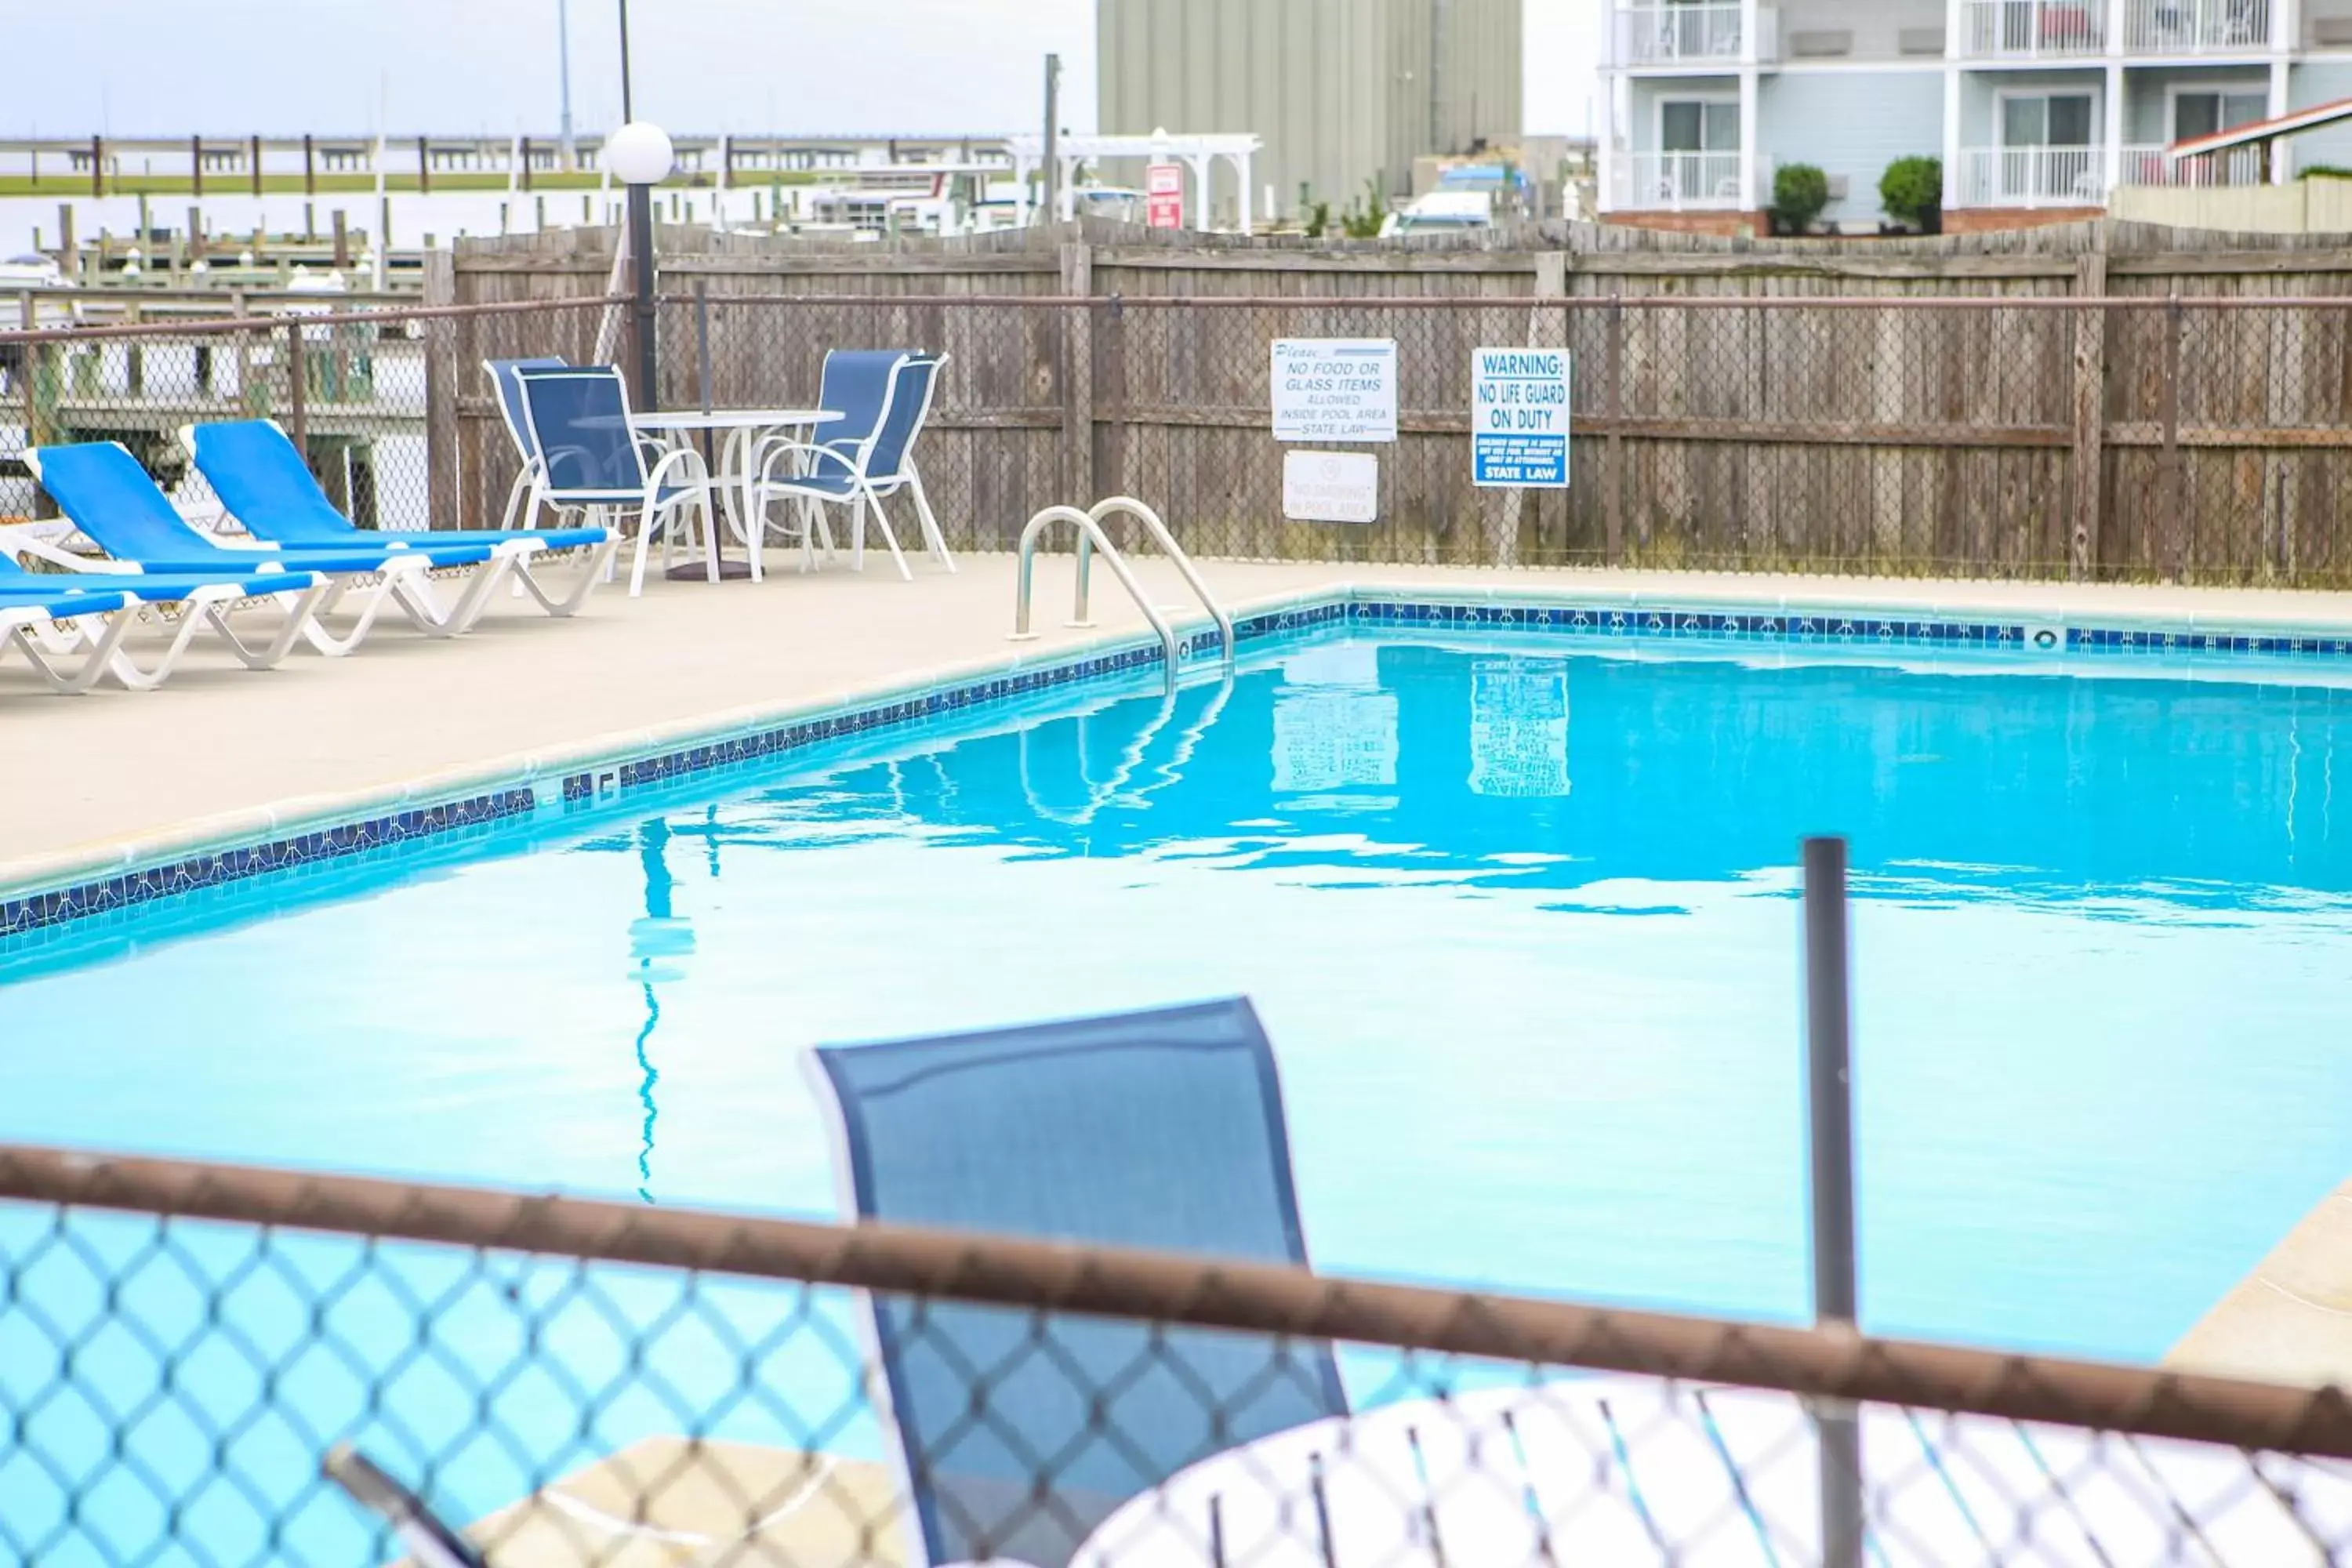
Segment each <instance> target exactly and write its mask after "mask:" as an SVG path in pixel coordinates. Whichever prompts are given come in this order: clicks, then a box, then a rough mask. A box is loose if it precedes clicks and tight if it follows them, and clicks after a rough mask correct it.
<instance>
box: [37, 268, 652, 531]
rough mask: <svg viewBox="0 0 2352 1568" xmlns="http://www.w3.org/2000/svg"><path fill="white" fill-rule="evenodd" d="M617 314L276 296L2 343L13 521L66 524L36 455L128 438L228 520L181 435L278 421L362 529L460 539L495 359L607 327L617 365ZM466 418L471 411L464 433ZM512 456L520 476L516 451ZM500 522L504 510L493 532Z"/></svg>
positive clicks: (553, 349) (587, 353)
mask: <svg viewBox="0 0 2352 1568" xmlns="http://www.w3.org/2000/svg"><path fill="white" fill-rule="evenodd" d="M24 314H25V315H26V317H27V318H33V317H36V316H37V311H36V310H33V309H32V308H31V307H30V306H29V305H28V307H27V309H26V310H25V312H24ZM608 316H610V317H611V318H613V320H614V321H618V312H617V311H616V310H612V309H610V308H609V307H608V306H607V304H606V302H605V301H604V300H584V301H560V302H555V303H551V304H533V305H530V306H529V307H527V308H525V309H522V310H516V309H512V308H508V307H499V306H479V307H467V308H465V309H462V310H455V311H451V310H418V309H415V308H409V309H389V310H387V309H382V308H379V307H376V306H374V305H373V304H361V305H356V306H353V305H345V304H341V303H338V302H337V301H336V300H335V299H334V298H333V297H332V296H324V295H314V296H302V295H289V294H278V295H273V296H269V297H268V303H267V305H266V306H262V307H259V308H257V310H255V311H254V312H253V313H251V314H247V315H239V316H236V317H234V318H229V319H217V318H216V319H210V320H202V321H175V322H173V323H172V324H170V325H149V324H142V323H124V324H117V325H108V326H100V327H72V326H53V327H43V328H35V329H32V330H26V331H12V332H0V523H5V522H6V521H40V520H42V519H45V518H50V517H54V516H55V508H54V507H52V506H51V505H50V504H49V502H48V498H47V496H45V495H44V494H42V493H41V491H40V489H39V488H38V486H37V484H36V483H35V481H34V479H33V476H32V473H31V470H30V468H29V467H28V466H27V465H26V461H25V453H26V449H27V448H31V447H42V446H47V445H61V444H66V443H71V442H79V441H119V442H121V444H122V445H123V446H125V447H128V448H130V450H131V453H132V455H133V456H135V457H137V458H139V460H140V462H141V463H142V465H143V466H144V467H145V468H147V470H148V471H149V472H150V473H151V474H152V475H153V476H154V477H155V478H156V479H157V481H158V482H159V483H161V484H162V485H163V488H164V489H166V490H167V491H169V492H170V493H171V495H172V497H173V500H174V502H175V503H176V504H178V506H179V507H180V508H181V510H183V512H184V514H185V515H187V516H188V517H189V518H190V520H191V521H195V522H198V523H199V524H202V525H212V524H215V523H216V522H218V521H220V513H221V508H220V504H219V501H218V500H217V499H216V498H215V496H214V495H213V493H212V491H211V489H210V487H208V486H207V485H206V484H205V480H204V477H203V475H202V474H201V473H199V472H198V471H197V470H196V468H195V467H194V464H193V462H192V461H191V459H190V454H189V451H188V447H187V444H186V442H185V441H184V440H183V438H182V432H183V431H184V429H186V428H187V427H188V426H192V425H196V424H203V423H208V422H212V421H217V420H232V419H254V418H266V419H274V420H276V421H277V422H278V424H279V425H280V426H283V427H284V428H285V429H286V431H287V432H288V434H289V435H290V436H292V437H294V438H295V439H296V441H297V442H298V443H299V445H300V446H301V447H302V448H303V450H304V451H305V452H306V453H307V454H308V456H309V458H310V467H311V470H312V472H313V473H314V474H316V475H317V477H318V479H319V481H320V487H321V488H322V489H324V490H325V491H326V493H327V496H328V498H329V499H330V500H331V501H333V503H334V504H335V506H336V507H337V508H338V509H339V510H341V511H342V512H343V513H344V514H345V515H346V516H348V517H350V518H351V519H352V521H354V522H356V523H358V524H359V525H360V526H362V527H363V528H380V529H395V530H397V529H425V528H431V527H446V528H454V527H457V526H459V516H460V513H459V510H458V479H457V475H458V473H459V472H460V469H459V468H458V464H459V463H460V462H461V461H464V460H467V459H470V460H472V461H473V462H475V463H476V464H479V463H480V462H482V461H483V460H485V459H484V458H483V455H482V453H481V451H480V449H479V447H480V443H479V441H478V437H479V436H480V435H481V434H482V433H483V432H482V430H481V429H480V426H481V423H482V418H483V416H485V415H487V416H488V417H489V418H491V419H493V420H494V419H495V418H496V406H495V404H494V403H493V402H492V401H491V400H490V398H489V394H488V385H487V383H486V382H485V381H484V378H483V373H482V369H481V365H480V361H481V360H483V359H488V358H496V357H499V356H502V355H506V354H509V353H511V354H518V355H520V354H528V353H565V354H567V357H572V358H575V359H583V360H584V359H590V358H593V357H594V356H595V352H596V349H597V346H598V338H599V333H600V331H602V332H603V333H604V338H605V339H606V345H605V353H606V355H607V357H609V356H610V354H611V353H612V352H613V349H612V344H613V343H614V342H618V341H619V338H620V334H619V333H618V331H616V330H614V329H608V328H605V327H604V319H605V318H606V317H608ZM461 356H471V357H470V358H463V357H461ZM461 411H462V413H463V414H467V415H470V416H472V420H471V425H470V426H467V427H465V428H462V429H461ZM490 433H491V434H493V435H495V436H496V438H497V441H498V442H499V444H500V445H501V446H505V445H506V444H507V438H506V437H505V435H504V434H503V432H502V431H499V430H497V429H496V427H495V426H492V428H491V432H490ZM461 435H462V436H464V437H467V439H466V440H461V439H460V437H461ZM503 456H505V457H506V458H507V460H508V464H509V468H508V471H509V474H511V472H512V471H513V470H512V464H513V458H512V454H511V451H510V450H509V451H508V452H506V453H504V454H503ZM499 500H500V501H501V502H503V500H504V496H503V492H502V493H501V495H500V497H499ZM472 515H473V514H470V513H468V514H467V516H468V517H470V516H472ZM497 517H498V510H497V508H496V507H493V509H492V510H491V513H490V517H489V520H488V522H487V523H484V524H482V526H495V525H496V521H497Z"/></svg>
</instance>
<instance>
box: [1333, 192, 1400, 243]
mask: <svg viewBox="0 0 2352 1568" xmlns="http://www.w3.org/2000/svg"><path fill="white" fill-rule="evenodd" d="M1388 216H1389V209H1388V206H1387V205H1386V204H1385V203H1383V202H1382V201H1381V183H1380V182H1379V181H1378V180H1366V181H1365V182H1364V199H1363V200H1362V201H1361V202H1360V203H1359V204H1358V205H1354V206H1351V207H1349V209H1348V216H1345V217H1343V218H1341V219H1340V220H1339V226H1340V227H1341V228H1342V229H1344V230H1345V231H1346V232H1347V236H1348V237H1349V239H1378V238H1379V237H1381V225H1382V224H1384V223H1386V222H1387V221H1388Z"/></svg>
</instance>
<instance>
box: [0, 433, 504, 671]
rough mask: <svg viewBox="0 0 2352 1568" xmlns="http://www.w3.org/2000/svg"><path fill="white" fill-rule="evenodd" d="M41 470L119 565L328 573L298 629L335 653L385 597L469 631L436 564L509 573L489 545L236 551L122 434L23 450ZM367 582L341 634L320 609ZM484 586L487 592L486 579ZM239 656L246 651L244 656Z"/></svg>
mask: <svg viewBox="0 0 2352 1568" xmlns="http://www.w3.org/2000/svg"><path fill="white" fill-rule="evenodd" d="M25 460H26V464H27V466H29V467H30V468H32V470H33V476H34V478H36V479H38V480H39V481H40V482H41V488H42V489H46V490H47V491H48V492H49V497H50V499H51V500H55V501H56V502H57V503H58V510H61V511H63V512H64V513H65V514H66V516H67V517H68V518H69V519H71V520H72V521H73V525H74V526H75V527H76V528H78V529H79V530H80V531H82V532H83V533H84V534H86V535H88V536H89V538H90V539H92V540H95V541H96V542H97V543H98V547H99V548H100V549H101V550H103V551H105V552H107V554H109V555H110V556H112V557H113V558H114V560H115V562H116V563H120V565H119V567H118V569H119V570H121V571H128V572H138V573H143V574H158V575H163V576H197V577H206V578H214V579H227V578H231V577H247V576H251V575H253V574H257V573H267V572H270V571H299V572H317V573H323V574H326V576H327V578H328V579H329V581H328V583H327V585H326V589H325V591H324V593H323V595H321V596H320V598H319V599H318V600H317V601H316V602H315V604H314V605H311V606H310V608H311V612H312V613H310V614H309V615H307V616H305V617H304V618H303V623H302V626H301V628H300V635H301V636H302V637H305V638H307V639H308V640H309V641H310V646H311V647H315V648H317V649H318V650H319V651H320V653H323V654H326V655H329V656H330V657H339V656H341V655H342V654H346V653H349V652H350V651H351V650H352V649H353V648H355V647H358V646H359V645H360V644H361V643H362V641H364V640H365V639H366V637H367V634H368V630H369V628H370V627H372V626H374V624H375V618H376V616H377V615H378V614H379V613H381V612H382V610H383V606H384V605H386V604H387V603H390V604H394V605H398V606H399V607H400V609H401V611H402V612H403V613H404V614H405V615H406V616H408V617H409V619H410V620H412V621H414V622H415V623H416V625H417V626H418V628H419V629H420V630H422V631H425V633H427V634H428V635H430V636H435V637H449V636H454V635H455V634H457V632H460V631H463V630H464V629H465V626H464V625H462V624H459V623H458V622H457V621H455V620H454V619H453V618H452V616H451V615H450V613H449V612H448V611H446V610H444V609H443V608H442V607H441V605H440V604H439V602H438V601H437V600H436V598H435V597H434V595H433V592H432V587H431V585H430V584H429V583H428V582H427V581H426V575H425V574H426V573H427V572H428V571H430V570H431V569H432V568H433V567H435V566H476V567H482V566H485V564H486V563H487V565H488V570H491V571H499V570H502V569H503V567H502V565H501V563H497V562H494V561H493V559H492V553H491V551H490V548H489V547H488V545H481V544H472V545H462V546H452V547H450V548H448V549H446V550H444V549H408V550H394V549H389V548H386V547H384V546H383V545H380V544H374V543H368V544H364V545H356V546H351V547H344V546H331V547H327V548H316V547H312V546H308V545H303V546H270V547H266V548H262V549H253V550H243V549H229V548H226V547H225V546H223V545H221V544H219V543H217V542H215V541H214V540H213V539H212V538H210V537H209V536H207V535H205V534H204V533H202V532H199V531H197V530H196V529H194V527H191V526H190V525H189V523H188V521H187V520H186V519H185V518H183V517H182V516H181V515H180V514H179V512H178V511H177V510H174V509H173V505H172V501H171V498H170V497H168V496H166V495H164V494H163V491H162V490H160V489H156V488H155V481H154V480H153V479H150V478H149V477H148V475H147V470H146V469H144V468H141V467H140V466H139V460H138V459H137V458H133V457H132V456H131V453H130V451H129V449H128V448H126V447H123V446H122V445H121V443H120V442H116V441H89V442H83V443H80V444H79V445H75V446H67V447H40V448H38V449H37V450H28V451H27V452H26V454H25ZM23 548H24V549H25V551H26V552H27V553H32V554H37V555H42V556H44V557H46V558H47V559H49V560H51V561H53V562H54V563H58V564H60V565H63V566H66V567H68V569H79V570H87V569H88V566H89V563H87V562H84V561H80V560H79V559H77V558H76V557H74V556H71V555H68V554H65V553H63V552H57V551H53V550H50V549H47V547H45V546H42V545H40V544H38V543H37V542H27V543H26V544H24V545H23ZM361 579H368V580H370V582H371V584H372V585H371V586H369V587H368V588H367V589H366V590H365V592H366V595H367V596H366V602H365V604H364V605H362V609H361V611H360V615H359V617H358V619H357V621H356V622H355V623H354V624H353V626H352V629H351V630H350V631H349V632H347V633H345V634H344V635H342V636H341V637H337V636H335V635H334V634H332V633H331V632H329V631H328V630H327V628H326V626H324V625H323V624H322V623H321V622H320V619H319V616H320V615H323V614H324V613H325V612H326V611H327V610H329V609H331V608H332V607H333V606H334V605H335V603H336V601H337V600H339V599H340V598H341V597H342V596H343V595H345V594H347V593H349V592H350V591H351V590H352V587H354V586H355V585H356V584H358V583H359V581H360V580H361ZM481 591H483V592H487V591H488V589H487V586H486V585H484V586H482V588H481ZM239 657H241V658H242V657H244V655H243V654H242V653H240V655H239Z"/></svg>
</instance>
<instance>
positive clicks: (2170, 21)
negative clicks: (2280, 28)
mask: <svg viewBox="0 0 2352 1568" xmlns="http://www.w3.org/2000/svg"><path fill="white" fill-rule="evenodd" d="M2272 5H2273V0H2129V5H2128V6H2127V8H2126V11H2125V13H2124V50H2125V52H2126V53H2127V54H2134V55H2227V54H2243V53H2247V52H2250V51H2254V50H2261V49H2266V48H2268V47H2270V42H2271V21H2272V16H2271V7H2272Z"/></svg>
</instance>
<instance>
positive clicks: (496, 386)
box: [482, 354, 571, 463]
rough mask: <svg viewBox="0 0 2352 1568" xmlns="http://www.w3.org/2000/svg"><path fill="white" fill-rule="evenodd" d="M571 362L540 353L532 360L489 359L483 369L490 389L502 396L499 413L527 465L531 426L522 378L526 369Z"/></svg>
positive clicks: (558, 367) (559, 367)
mask: <svg viewBox="0 0 2352 1568" xmlns="http://www.w3.org/2000/svg"><path fill="white" fill-rule="evenodd" d="M568 363H571V362H570V361H568V360H566V359H565V358H564V357H563V356H562V354H539V355H536V356H534V357H532V358H529V359H486V360H484V361H483V362H482V368H483V369H484V370H486V371H488V373H489V375H490V389H491V390H492V391H493V392H495V393H497V394H498V397H499V414H500V415H501V416H504V418H505V419H506V422H507V435H508V437H509V439H511V440H512V441H513V442H514V444H515V451H516V453H517V454H518V455H519V456H520V457H521V458H522V460H523V461H524V462H526V463H527V462H529V461H530V454H531V446H530V425H529V424H528V423H527V422H526V421H525V420H524V418H523V414H522V376H521V374H520V373H521V372H523V371H526V370H551V369H561V368H562V367H563V366H564V365H566V364H568Z"/></svg>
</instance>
